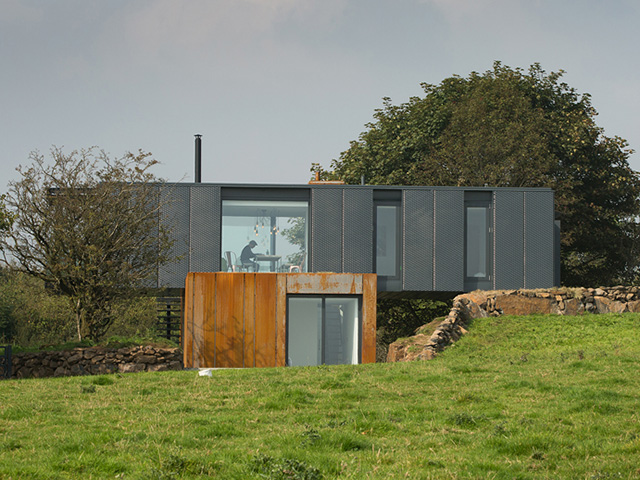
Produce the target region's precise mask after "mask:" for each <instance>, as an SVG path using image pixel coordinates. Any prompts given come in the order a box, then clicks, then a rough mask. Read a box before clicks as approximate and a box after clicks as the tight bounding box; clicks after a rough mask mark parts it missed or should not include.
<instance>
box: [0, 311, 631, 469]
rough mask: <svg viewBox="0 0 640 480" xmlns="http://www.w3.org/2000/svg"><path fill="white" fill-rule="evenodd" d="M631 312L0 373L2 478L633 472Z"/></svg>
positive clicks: (507, 320)
mask: <svg viewBox="0 0 640 480" xmlns="http://www.w3.org/2000/svg"><path fill="white" fill-rule="evenodd" d="M639 367H640V315H635V314H623V315H593V316H584V317H557V316H532V317H499V318H488V319H482V320H478V321H476V322H475V324H474V325H473V326H472V328H471V330H470V333H469V334H468V335H466V336H465V337H464V338H463V339H462V340H460V341H459V342H458V344H457V345H455V346H453V347H451V348H449V349H448V350H447V351H446V352H445V353H443V354H441V355H440V356H439V357H438V358H436V359H435V360H433V361H430V362H417V363H405V364H376V365H361V366H339V367H327V366H320V367H313V368H282V369H256V370H225V371H216V372H214V376H213V378H208V377H199V376H197V372H194V371H184V372H165V373H142V374H127V375H111V376H100V377H75V378H58V379H42V380H40V379H34V380H22V381H2V382H0V478H3V479H9V478H11V479H22V478H42V479H45V478H47V479H49V478H51V479H63V478H64V479H66V478H73V479H76V478H82V479H91V478H111V479H114V478H119V479H181V478H207V477H211V478H224V479H234V478H238V479H240V478H266V479H320V478H325V479H331V478H340V479H347V478H358V479H360V478H379V479H383V478H384V479H388V478H415V479H456V478H478V479H480V478H482V479H485V478H489V479H491V478H499V479H514V478H518V479H544V478H549V479H618V478H623V479H630V478H640V374H639Z"/></svg>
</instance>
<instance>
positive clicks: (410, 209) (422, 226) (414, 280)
mask: <svg viewBox="0 0 640 480" xmlns="http://www.w3.org/2000/svg"><path fill="white" fill-rule="evenodd" d="M402 226H403V248H402V251H403V255H402V289H403V290H407V291H431V290H433V266H434V264H433V190H426V189H425V190H405V191H404V192H403V199H402Z"/></svg>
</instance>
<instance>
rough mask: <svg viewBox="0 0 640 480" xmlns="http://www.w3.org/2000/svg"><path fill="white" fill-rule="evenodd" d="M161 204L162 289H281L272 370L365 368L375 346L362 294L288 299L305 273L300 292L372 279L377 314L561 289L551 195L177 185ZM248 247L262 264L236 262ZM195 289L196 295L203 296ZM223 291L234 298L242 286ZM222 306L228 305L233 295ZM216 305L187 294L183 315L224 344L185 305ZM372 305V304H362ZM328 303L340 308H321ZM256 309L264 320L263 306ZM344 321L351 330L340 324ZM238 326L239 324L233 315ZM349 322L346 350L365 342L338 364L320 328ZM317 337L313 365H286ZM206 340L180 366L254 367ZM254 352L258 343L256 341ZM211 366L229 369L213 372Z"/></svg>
mask: <svg viewBox="0 0 640 480" xmlns="http://www.w3.org/2000/svg"><path fill="white" fill-rule="evenodd" d="M167 195H169V196H170V201H169V202H167V203H166V204H165V205H164V206H163V212H162V215H163V221H166V222H171V223H172V225H174V236H175V243H174V246H173V248H174V254H175V255H176V256H177V257H179V260H178V261H176V262H175V263H173V264H170V265H166V266H164V267H162V268H161V269H160V271H159V275H158V286H160V287H170V288H183V289H184V288H185V278H187V277H188V275H190V274H191V273H193V272H210V273H212V274H213V273H216V272H217V273H216V275H214V276H212V277H211V278H210V279H209V280H202V279H203V278H204V277H198V278H200V280H202V281H203V282H204V284H207V282H210V281H213V282H214V283H215V282H218V281H220V282H223V283H224V282H227V283H228V282H233V281H235V280H233V281H232V280H230V279H232V278H236V279H239V278H243V280H242V284H243V285H244V286H243V287H242V289H243V290H242V291H245V290H246V282H253V284H252V285H254V288H255V285H256V284H257V283H260V282H261V281H262V280H258V279H261V278H263V277H264V278H267V277H272V278H273V280H270V281H274V282H276V284H278V282H284V285H285V287H283V288H284V290H282V289H281V293H282V294H284V295H285V300H286V302H284V303H282V302H283V300H277V301H278V302H280V303H281V305H282V306H283V308H285V310H286V311H285V312H282V309H281V310H280V313H279V315H280V317H278V318H273V319H271V320H269V321H273V322H275V325H276V326H278V325H279V326H280V330H281V332H280V334H279V336H278V337H277V338H278V339H279V340H278V341H279V342H280V343H279V345H280V347H279V348H280V349H281V350H282V351H281V352H278V353H277V355H276V357H275V358H276V363H275V364H276V365H284V364H288V365H297V364H305V365H306V364H314V363H360V362H361V361H370V359H371V354H370V352H369V351H367V350H366V348H371V346H370V345H369V346H366V348H365V350H363V343H362V342H363V338H364V341H367V342H368V341H370V339H369V337H367V336H366V335H365V336H364V337H363V335H362V331H363V330H362V320H363V318H362V314H361V310H362V302H363V291H362V290H360V291H359V293H356V294H353V293H351V292H350V291H344V292H340V291H336V289H335V288H333V287H332V288H331V289H329V290H327V291H323V290H322V288H320V283H321V282H317V285H318V288H317V289H316V290H313V289H311V290H310V289H306V290H303V291H300V290H299V289H298V288H297V287H292V289H291V290H290V291H289V290H287V288H286V284H287V280H280V278H288V277H291V278H295V277H296V276H300V275H302V274H304V278H306V280H305V281H308V282H312V280H310V279H312V278H313V274H318V273H321V272H325V273H324V275H325V280H327V281H328V282H329V283H332V282H333V283H332V284H334V285H335V284H336V282H337V284H340V282H345V281H346V280H345V277H341V279H340V277H337V276H336V277H335V278H334V279H329V277H327V275H329V273H327V272H331V275H334V276H335V275H352V276H353V277H349V278H350V280H348V281H346V283H347V284H352V283H353V282H355V283H358V282H359V284H363V283H366V284H368V285H370V284H371V280H370V278H371V277H366V275H367V274H369V275H371V274H375V285H376V287H375V289H374V291H373V292H372V291H371V289H369V290H368V291H367V292H368V293H367V295H368V296H370V295H373V301H374V303H375V296H378V297H382V298H385V297H386V298H410V297H437V296H444V295H451V294H454V293H460V292H464V291H471V290H476V289H485V290H486V289H518V288H543V287H550V286H553V285H558V284H559V280H560V279H559V263H560V262H559V225H558V224H556V223H555V222H554V197H553V191H552V190H550V189H542V188H490V187H482V188H481V187H478V188H475V187H474V188H471V187H427V186H414V187H400V186H377V185H376V186H374V185H336V184H329V185H326V184H308V185H256V184H246V185H241V184H202V183H194V184H178V185H175V186H173V187H172V188H171V189H169V192H168V193H167ZM251 241H253V242H254V243H255V246H254V245H253V243H252V244H251V246H252V247H253V248H252V251H253V253H254V254H256V255H257V256H256V257H254V258H253V259H252V260H251V262H255V264H254V263H251V264H249V263H246V262H245V263H243V262H242V261H241V252H242V250H243V249H244V248H245V247H246V246H247V245H249V244H250V242H251ZM256 268H257V269H258V271H257V272H256V271H255V269H256ZM223 273H224V275H221V274H223ZM365 277H366V278H367V279H366V280H365ZM189 278H191V280H192V285H191V287H193V288H196V284H197V283H198V282H196V281H195V279H196V277H195V276H194V275H191V276H190V277H189ZM247 278H253V280H246V279H247ZM238 281H239V280H238ZM193 282H195V283H193ZM291 282H292V285H293V284H295V283H296V281H294V280H291ZM349 282H351V283H349ZM187 283H188V282H187ZM312 283H313V282H312ZM325 283H326V282H325ZM204 284H203V285H204ZM189 288H190V287H189V286H187V289H189ZM197 288H199V289H200V291H201V292H202V288H204V287H202V285H200V286H198V287H197ZM212 288H216V287H212ZM225 288H230V289H231V290H229V291H235V290H234V289H237V288H240V287H237V286H236V287H233V288H232V287H228V286H227V287H225ZM265 288H266V287H265ZM193 292H195V290H192V291H191V293H192V294H193ZM283 292H284V293H283ZM225 295H226V296H225V297H224V298H230V297H229V296H228V295H229V293H228V292H227V293H226V294H225ZM238 295H239V294H238ZM275 295H276V294H275V293H274V294H273V298H275ZM211 298H212V293H211V291H210V292H209V294H206V295H205V294H200V296H199V297H198V298H197V299H196V298H195V297H194V298H192V299H191V300H189V296H188V295H187V300H186V303H185V305H186V307H187V312H186V313H185V316H187V315H188V311H189V310H188V309H189V308H196V309H197V308H200V309H201V311H202V312H203V313H202V315H204V316H203V317H202V318H201V319H200V320H201V321H200V323H199V325H201V327H199V328H201V329H202V332H204V331H206V330H207V329H208V331H211V332H214V333H215V332H217V333H218V334H220V335H222V333H220V332H222V331H223V330H224V331H227V330H225V329H227V326H228V318H227V319H225V320H224V322H226V323H224V327H222V326H220V325H214V324H213V323H211V322H212V320H211V318H215V315H219V314H218V313H212V312H209V313H206V312H207V309H206V308H204V307H203V305H200V304H198V306H196V305H195V304H189V301H191V302H193V301H196V302H200V303H202V302H207V301H209V308H215V307H214V306H213V304H212V303H211ZM215 298H217V299H218V300H220V299H221V298H223V297H215ZM256 298H258V297H255V296H254V298H253V300H251V301H250V304H251V305H253V303H251V302H254V301H255V299H256ZM348 298H351V299H353V301H352V302H351V306H347V303H349V302H347V299H348ZM194 299H195V300H194ZM207 299H208V300H207ZM305 299H307V300H305ZM370 300H371V299H370V298H369V297H367V298H366V301H365V303H366V302H367V301H370ZM305 301H306V302H307V303H308V304H309V305H311V304H312V303H313V302H314V301H315V303H314V306H313V307H311V306H305V305H306V303H305ZM336 302H337V303H336ZM222 303H224V302H222ZM276 303H277V302H276ZM334 303H335V304H336V305H338V306H336V307H335V308H334V307H329V308H328V307H327V305H332V304H334ZM217 305H221V303H220V302H218V304H217ZM243 305H244V306H243V309H242V311H243V312H244V313H243V322H245V323H243V325H245V327H246V325H247V323H246V318H247V317H246V315H247V313H246V312H247V311H248V310H247V305H246V303H243ZM252 308H254V309H255V310H256V311H260V308H261V306H260V305H254V306H253V307H252ZM311 311H313V312H315V313H314V314H313V317H314V318H316V317H317V318H318V320H317V325H316V324H315V323H314V324H313V325H312V324H311V323H309V325H307V327H305V329H303V330H301V331H298V330H296V329H295V327H294V326H295V325H296V324H297V322H299V321H301V320H298V318H309V315H310V314H309V312H311ZM318 312H319V314H318V315H316V313H318ZM323 312H324V313H323ZM347 313H349V315H351V317H350V318H352V319H351V320H346V317H347ZM212 315H213V317H212ZM232 316H233V315H232ZM332 316H333V317H336V316H337V317H340V318H338V319H336V318H330V317H332ZM205 317H206V318H208V319H209V320H208V321H210V323H209V324H207V321H205V320H206V319H205ZM217 318H221V317H217ZM229 318H231V317H229ZM234 318H235V319H236V320H234V321H235V322H239V321H240V320H239V317H238V316H237V315H236V316H235V317H234ZM374 318H375V314H374ZM369 320H370V319H368V320H367V321H369ZM251 321H255V317H252V319H251ZM263 321H264V320H263ZM347 321H349V322H351V323H352V324H353V325H352V327H353V328H351V330H349V332H346V330H345V332H346V333H344V332H343V340H344V341H343V342H342V343H343V344H346V343H349V342H350V343H351V344H353V342H354V341H355V342H356V343H357V342H360V343H359V346H358V348H357V349H356V350H358V353H357V354H356V353H354V352H355V350H353V349H352V350H350V352H351V353H350V354H346V353H344V351H346V350H344V351H343V353H344V355H346V356H339V355H338V354H337V353H335V352H333V353H331V352H329V350H328V348H329V347H330V346H331V345H332V342H333V340H330V338H329V336H330V335H332V332H333V330H331V328H329V327H327V325H329V324H330V323H331V322H333V323H335V325H338V324H339V323H340V322H342V324H344V322H347ZM278 322H280V323H278ZM245 327H243V328H245ZM374 327H375V322H374ZM239 328H240V326H239V324H237V325H235V326H234V327H233V329H232V330H233V331H235V332H236V333H237V331H239V330H237V329H239ZM336 328H337V327H336ZM234 329H235V330H234ZM313 329H316V330H317V331H316V333H314V334H313V335H314V336H313V338H314V339H315V340H314V341H315V342H316V343H317V344H318V345H319V347H318V352H319V353H318V355H316V356H311V357H313V358H311V357H309V358H307V357H304V358H303V356H301V357H300V358H298V359H296V358H295V357H296V356H295V355H293V356H292V355H289V353H293V352H295V351H296V348H295V347H293V346H292V344H291V343H290V342H291V340H292V338H298V339H302V338H310V336H311V332H312V330H313ZM187 331H188V329H187V330H185V332H187ZM245 331H246V329H245ZM336 331H337V330H336ZM193 334H194V333H193V332H191V333H189V335H190V336H191V337H190V339H188V340H187V341H195V340H194V338H195V337H193ZM198 335H199V334H198ZM212 335H213V333H212ZM345 336H347V337H348V338H346V340H345V339H344V337H345ZM196 337H197V335H196ZM198 338H199V337H198ZM225 338H226V337H225ZM234 338H235V337H234ZM287 339H288V340H287ZM354 339H357V340H354ZM212 341H213V340H212V339H209V338H208V337H207V338H204V337H202V338H201V339H200V344H199V345H198V346H197V348H196V351H198V352H201V353H202V352H205V353H203V354H202V355H200V357H199V360H197V361H194V360H193V358H192V359H187V358H186V356H185V363H186V365H189V366H258V365H255V357H251V358H253V360H252V361H249V362H247V361H245V360H246V358H249V357H250V355H249V357H247V355H246V352H244V350H242V351H243V352H244V353H242V358H243V360H242V362H240V361H239V360H238V354H236V353H234V355H232V356H231V357H228V356H225V354H222V353H221V352H222V351H223V350H225V349H228V348H227V347H228V345H227V347H224V346H220V347H215V349H214V350H215V352H212V348H214V347H212V346H211V345H214V344H215V342H214V343H213V344H212V343H211V342H212ZM255 341H258V343H260V341H261V340H260V339H259V338H258V337H255V338H254V343H255ZM270 341H271V340H270ZM234 342H235V343H234ZM239 342H245V339H242V340H239V339H237V340H233V341H232V342H231V343H232V344H233V345H234V348H236V349H237V350H234V352H236V351H237V352H240V348H239V347H237V346H236V344H238V343H239ZM287 342H289V343H287ZM249 344H251V342H249V343H247V345H249ZM206 345H210V347H207V346H206ZM243 345H244V343H243ZM322 345H324V346H325V347H324V350H323V347H322ZM254 346H255V345H254ZM244 348H245V347H244V346H243V349H244ZM247 348H249V347H247ZM251 348H253V347H251ZM374 348H375V345H374ZM303 350H304V349H303ZM192 351H193V348H192ZM206 352H209V353H206ZM203 355H204V356H203ZM341 355H342V354H341ZM205 357H206V358H205ZM213 357H215V358H216V361H217V359H218V357H220V358H224V359H226V360H225V361H224V362H223V363H221V364H217V363H216V362H213V361H212V359H213ZM230 358H232V359H233V360H229V359H230ZM203 359H204V360H203ZM194 362H195V363H198V362H201V363H199V364H198V365H196V364H195V363H194ZM212 363H213V364H212ZM268 364H269V365H271V364H272V363H268ZM265 365H266V364H265Z"/></svg>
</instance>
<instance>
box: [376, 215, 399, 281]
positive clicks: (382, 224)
mask: <svg viewBox="0 0 640 480" xmlns="http://www.w3.org/2000/svg"><path fill="white" fill-rule="evenodd" d="M398 210H399V208H398V207H397V206H392V205H378V206H377V207H376V273H377V274H378V275H386V276H390V277H395V276H396V275H397V247H398V246H397V238H398V237H397V233H398V232H397V230H398Z"/></svg>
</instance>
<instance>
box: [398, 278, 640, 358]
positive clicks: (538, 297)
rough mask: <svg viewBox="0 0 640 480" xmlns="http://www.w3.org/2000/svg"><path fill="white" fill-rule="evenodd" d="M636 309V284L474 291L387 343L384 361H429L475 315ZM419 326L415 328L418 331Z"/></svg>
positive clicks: (639, 303) (639, 297) (639, 302)
mask: <svg viewBox="0 0 640 480" xmlns="http://www.w3.org/2000/svg"><path fill="white" fill-rule="evenodd" d="M624 312H635V313H638V312H640V288H639V287H625V286H617V287H600V288H554V289H544V290H494V291H482V290H478V291H475V292H471V293H464V294H462V295H458V296H457V297H455V298H454V299H453V307H452V308H451V311H450V312H449V315H448V316H447V317H446V318H445V319H444V320H443V321H442V322H441V323H440V324H439V325H438V326H437V327H436V330H435V331H434V332H433V334H431V335H430V336H428V335H420V334H418V335H416V336H414V337H411V338H410V339H409V340H408V341H407V340H405V341H401V342H400V341H397V342H394V343H392V344H391V345H389V353H388V354H387V361H389V362H404V361H410V360H430V359H432V358H433V357H435V356H436V354H437V353H438V352H440V351H442V350H443V349H444V348H445V347H446V346H448V345H450V344H452V343H453V342H455V341H456V340H458V339H459V338H460V337H461V336H462V335H464V334H465V333H466V332H467V328H468V325H469V323H470V322H471V321H472V320H473V319H475V318H482V317H488V316H500V315H530V314H557V315H581V314H585V313H624ZM419 330H420V329H418V331H419Z"/></svg>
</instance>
